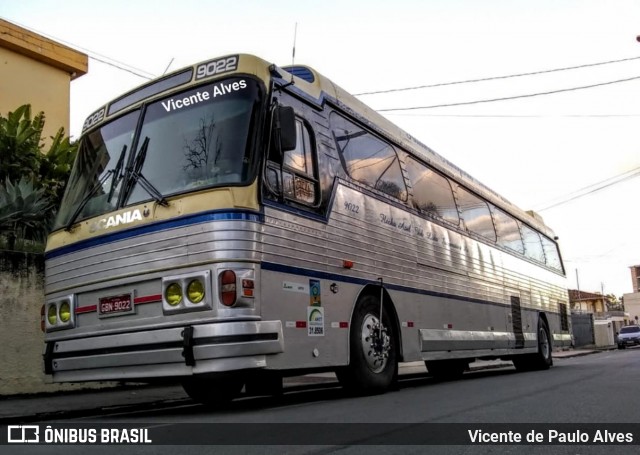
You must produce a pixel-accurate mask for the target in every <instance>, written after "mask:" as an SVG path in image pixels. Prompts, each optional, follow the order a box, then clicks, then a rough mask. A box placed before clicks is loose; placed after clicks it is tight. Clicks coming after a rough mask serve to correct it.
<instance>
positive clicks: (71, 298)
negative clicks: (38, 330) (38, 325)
mask: <svg viewBox="0 0 640 455" xmlns="http://www.w3.org/2000/svg"><path fill="white" fill-rule="evenodd" d="M75 302H76V300H75V295H74V294H71V295H67V296H64V297H62V298H57V299H55V300H49V301H48V302H46V304H45V307H44V314H43V319H44V320H43V322H44V330H45V332H52V331H55V330H63V329H71V328H73V327H75V326H76V316H75V311H76V310H75V309H76V305H75Z"/></svg>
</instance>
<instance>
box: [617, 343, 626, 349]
mask: <svg viewBox="0 0 640 455" xmlns="http://www.w3.org/2000/svg"><path fill="white" fill-rule="evenodd" d="M625 348H626V346H625V345H624V344H619V345H618V349H625Z"/></svg>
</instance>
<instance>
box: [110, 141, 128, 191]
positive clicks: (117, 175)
mask: <svg viewBox="0 0 640 455" xmlns="http://www.w3.org/2000/svg"><path fill="white" fill-rule="evenodd" d="M126 153H127V144H125V145H124V146H123V147H122V151H121V152H120V158H118V163H117V164H116V167H115V168H114V169H113V180H111V188H109V197H108V198H107V202H111V198H112V197H113V192H114V191H115V189H116V186H118V183H120V181H121V180H122V176H123V174H122V168H123V166H124V155H125V154H126Z"/></svg>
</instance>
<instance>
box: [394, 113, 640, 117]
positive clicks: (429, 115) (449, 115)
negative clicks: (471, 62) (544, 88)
mask: <svg viewBox="0 0 640 455" xmlns="http://www.w3.org/2000/svg"><path fill="white" fill-rule="evenodd" d="M390 115H395V116H399V117H444V118H626V117H630V118H631V117H640V114H552V115H548V114H539V115H537V114H531V115H527V114H523V115H517V114H390Z"/></svg>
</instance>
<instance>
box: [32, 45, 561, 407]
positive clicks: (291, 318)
mask: <svg viewBox="0 0 640 455" xmlns="http://www.w3.org/2000/svg"><path fill="white" fill-rule="evenodd" d="M567 304H568V295H567V289H566V284H565V271H564V267H563V264H562V259H561V256H560V252H559V249H558V246H557V242H556V238H555V236H554V233H553V232H552V231H551V230H550V229H549V228H548V227H547V226H546V225H545V224H544V223H543V221H542V220H541V219H540V218H539V217H538V216H536V215H535V214H533V213H527V212H524V211H522V210H520V209H518V208H517V207H515V206H514V205H513V204H511V203H510V202H508V201H507V200H506V199H504V198H503V197H501V196H499V195H498V194H496V193H495V192H493V191H491V190H490V189H489V188H487V187H486V186H484V185H482V184H481V183H479V182H478V181H476V180H475V179H473V178H472V177H471V176H469V175H468V174H466V173H465V172H463V171H462V170H461V169H459V168H458V167H456V166H454V165H453V164H452V163H450V162H448V161H447V160H446V159H444V158H443V157H441V156H440V155H438V154H436V153H435V152H434V151H432V150H431V149H429V148H428V147H427V146H425V145H423V144H422V143H420V142H419V141H417V140H416V139H414V138H413V137H412V136H410V135H408V134H407V133H405V132H404V131H402V130H401V129H399V128H398V127H397V126H395V125H393V124H392V123H391V122H389V121H388V120H386V119H385V118H383V117H382V116H380V115H378V114H377V113H376V112H375V111H373V110H372V109H371V108H369V107H367V106H366V105H364V104H363V103H361V102H360V101H358V100H357V99H356V98H355V97H354V96H352V95H350V94H349V93H347V92H346V91H345V90H343V89H341V88H340V87H339V86H337V85H336V84H334V83H333V82H331V81H330V80H329V79H327V78H325V77H323V76H322V75H321V74H319V73H317V72H316V71H314V70H313V69H310V68H307V67H304V66H293V67H284V68H280V67H278V66H276V65H273V64H270V63H268V62H266V61H264V60H262V59H260V58H257V57H254V56H251V55H242V54H239V55H229V56H225V57H221V58H216V59H212V60H209V61H206V62H202V63H198V64H196V65H194V66H192V67H187V68H184V69H182V70H180V71H177V72H174V73H172V74H170V75H167V76H165V77H162V78H159V79H157V80H154V81H151V82H150V83H148V84H146V85H143V86H141V87H139V88H137V89H135V90H133V91H131V92H129V93H126V94H124V95H123V96H121V97H119V98H117V99H115V100H113V101H111V102H109V103H108V104H106V105H104V106H102V107H101V108H100V109H98V110H97V111H96V112H95V113H94V114H92V115H91V116H90V117H89V118H88V119H87V120H86V122H85V124H84V127H83V132H82V136H81V138H80V144H79V151H78V156H77V159H76V162H75V164H74V167H73V170H72V172H71V176H70V179H69V182H68V184H67V189H66V193H65V196H64V198H63V201H62V204H61V207H60V208H59V212H58V217H57V220H56V225H55V228H54V230H53V232H52V233H51V235H50V236H49V239H48V243H47V249H46V297H45V304H44V307H43V327H44V330H45V349H44V354H43V356H44V368H45V372H46V373H47V374H50V375H51V376H52V379H53V381H54V382H68V381H72V382H73V381H96V380H100V381H103V380H118V381H129V380H131V381H133V380H135V381H151V380H153V379H158V378H171V379H177V380H180V381H181V382H182V384H183V385H184V388H185V390H186V391H187V393H188V394H189V395H190V396H192V397H193V398H194V399H196V400H199V401H202V402H205V403H215V402H217V401H222V400H227V399H230V398H233V397H234V396H236V395H237V394H238V393H240V392H241V391H242V389H243V387H245V386H246V390H247V391H250V390H260V386H261V385H262V386H264V385H265V384H269V385H271V386H272V387H274V388H277V387H279V386H281V383H282V378H283V377H284V376H287V375H293V374H302V373H307V372H313V371H335V372H336V374H337V377H338V379H339V380H340V382H341V383H342V384H343V385H344V386H345V387H348V388H349V389H351V390H353V391H355V392H357V393H378V392H382V391H384V390H386V389H387V388H389V386H390V385H391V384H392V383H393V381H394V380H395V379H396V377H397V371H398V364H399V362H413V361H424V362H425V364H426V367H427V369H428V371H429V372H430V373H431V374H432V375H433V376H435V377H437V378H441V379H448V378H455V377H457V376H460V375H461V374H463V372H464V371H465V369H466V368H467V367H468V365H469V363H470V362H472V361H474V360H477V359H497V358H501V359H509V360H512V361H513V363H514V364H515V366H516V368H517V369H522V370H529V369H547V368H549V367H550V366H551V365H552V351H553V348H554V347H561V346H568V345H569V344H570V343H571V332H570V323H569V318H568V312H567V311H568V310H567V307H568V305H567Z"/></svg>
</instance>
